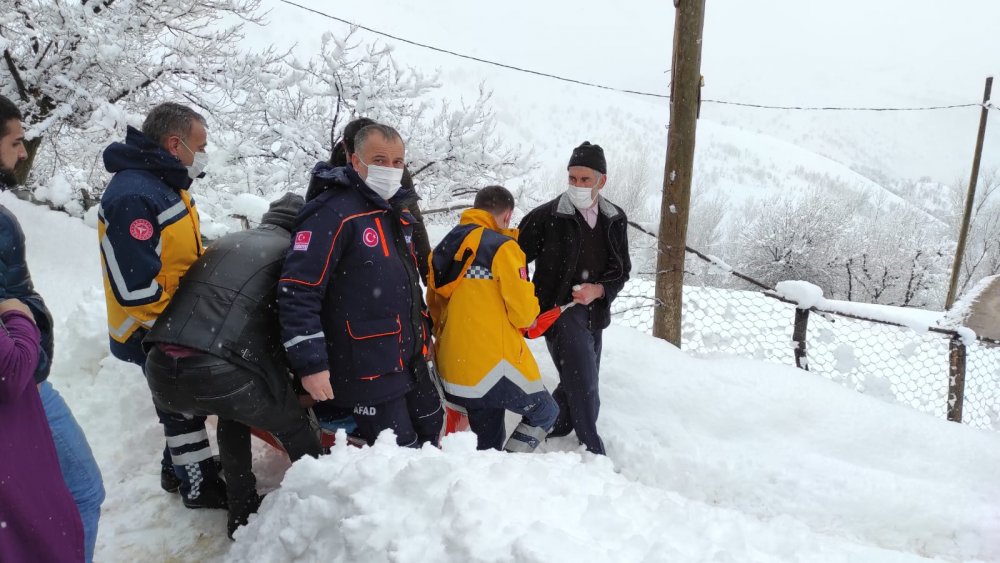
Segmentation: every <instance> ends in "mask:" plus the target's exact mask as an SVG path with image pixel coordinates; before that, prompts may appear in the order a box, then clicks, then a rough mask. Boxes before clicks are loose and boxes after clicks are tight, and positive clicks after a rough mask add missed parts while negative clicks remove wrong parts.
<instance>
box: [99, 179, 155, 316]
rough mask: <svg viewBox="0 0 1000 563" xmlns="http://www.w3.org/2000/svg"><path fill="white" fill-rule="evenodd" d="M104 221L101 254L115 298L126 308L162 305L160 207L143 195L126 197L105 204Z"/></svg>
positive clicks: (102, 210)
mask: <svg viewBox="0 0 1000 563" xmlns="http://www.w3.org/2000/svg"><path fill="white" fill-rule="evenodd" d="M101 218H102V219H103V221H104V229H105V230H104V236H103V237H102V238H101V253H102V254H103V255H104V262H105V267H106V268H107V270H108V280H109V282H110V285H111V290H112V291H113V292H114V295H115V299H116V300H117V301H118V303H120V304H121V305H122V306H124V307H139V306H142V305H150V304H156V303H158V302H159V301H160V300H161V297H163V288H162V287H160V284H159V282H157V281H156V276H157V275H158V274H159V273H160V269H161V268H162V266H163V264H162V262H161V261H160V230H161V229H160V224H159V220H158V219H157V210H156V206H155V205H154V204H153V202H152V201H149V200H148V199H146V198H145V197H143V196H140V195H130V196H124V197H120V198H116V199H115V201H114V202H112V203H108V204H105V205H103V206H102V207H101ZM165 306H166V303H164V304H163V305H162V307H160V308H159V310H157V311H155V313H159V312H160V311H162V308H163V307H165ZM150 316H151V317H154V318H155V315H150ZM140 320H143V321H145V320H147V319H146V318H141V319H140Z"/></svg>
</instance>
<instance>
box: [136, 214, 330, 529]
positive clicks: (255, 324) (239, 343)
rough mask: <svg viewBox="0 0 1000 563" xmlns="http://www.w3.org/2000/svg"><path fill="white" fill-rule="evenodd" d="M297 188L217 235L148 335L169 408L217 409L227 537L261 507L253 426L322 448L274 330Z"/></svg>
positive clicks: (158, 399)
mask: <svg viewBox="0 0 1000 563" xmlns="http://www.w3.org/2000/svg"><path fill="white" fill-rule="evenodd" d="M303 203H304V202H303V200H302V197H301V196H298V195H294V194H286V195H285V196H283V197H282V198H280V199H278V200H276V201H274V202H273V203H272V204H271V207H270V209H269V210H268V212H267V213H265V214H264V218H263V220H262V222H261V225H260V226H259V227H257V228H254V229H250V230H247V231H240V232H236V233H232V234H229V235H226V236H224V237H222V238H221V239H219V240H217V241H215V242H214V243H213V244H212V245H211V246H210V247H209V248H208V250H206V251H205V254H204V255H203V256H202V257H201V258H199V259H198V260H197V261H196V262H195V263H194V264H193V265H192V266H191V268H190V269H189V270H188V273H187V275H185V276H184V279H183V280H181V283H180V286H179V287H178V289H177V292H176V293H175V294H174V296H173V298H172V299H171V301H170V304H169V305H167V308H166V309H165V310H164V311H163V313H162V314H161V315H160V317H159V319H158V321H157V323H156V324H155V325H154V326H153V328H152V329H151V330H150V332H149V334H148V335H147V336H146V338H145V339H144V340H143V347H144V348H145V349H146V352H147V358H146V380H147V382H148V383H149V388H150V390H151V391H152V392H153V401H154V402H155V403H156V405H157V406H158V407H159V408H161V409H163V410H165V411H169V412H176V413H178V414H188V415H202V416H206V415H211V414H214V415H218V416H219V426H218V439H219V453H220V457H221V461H222V470H223V474H224V475H225V477H226V482H227V484H228V489H227V490H228V504H229V536H230V537H232V535H233V532H234V531H235V530H236V528H237V527H239V526H241V525H243V524H245V523H246V521H247V518H248V517H249V515H250V514H252V513H253V512H256V510H257V507H258V506H259V505H260V497H259V496H258V495H257V491H256V480H255V479H254V475H253V472H252V471H251V466H250V464H251V462H250V427H251V426H252V427H256V428H260V429H262V430H266V431H268V432H270V433H271V434H273V435H274V436H275V437H276V438H277V439H278V440H279V441H280V442H281V444H282V446H284V448H285V451H286V452H287V453H288V456H289V458H291V460H292V461H293V462H294V461H296V460H298V459H299V458H301V457H303V456H306V455H309V456H313V457H316V456H318V455H319V454H320V451H321V450H320V442H319V436H318V430H317V428H316V427H315V425H314V424H313V423H312V421H311V418H310V417H309V415H308V413H307V411H305V410H304V409H303V408H302V407H301V406H300V405H299V402H298V398H297V394H296V393H295V391H294V389H293V388H292V385H291V379H290V375H289V372H288V363H287V360H286V358H285V351H284V349H283V348H282V346H281V339H280V335H279V334H278V311H277V283H278V277H279V274H280V273H281V265H282V262H283V260H284V256H285V251H286V250H287V249H288V243H289V240H290V239H291V233H290V231H291V230H292V228H293V225H294V224H295V216H296V213H298V211H299V210H300V209H301V208H302V205H303Z"/></svg>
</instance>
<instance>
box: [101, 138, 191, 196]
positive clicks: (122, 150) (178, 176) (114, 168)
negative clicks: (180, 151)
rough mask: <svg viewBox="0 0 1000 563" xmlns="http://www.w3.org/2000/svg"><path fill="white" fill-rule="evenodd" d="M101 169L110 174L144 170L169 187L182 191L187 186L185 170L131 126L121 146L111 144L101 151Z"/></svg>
mask: <svg viewBox="0 0 1000 563" xmlns="http://www.w3.org/2000/svg"><path fill="white" fill-rule="evenodd" d="M104 167H105V168H107V170H108V172H111V173H115V172H121V171H122V170H146V171H148V172H151V173H152V174H155V175H156V176H159V177H160V178H161V179H162V180H163V181H164V182H166V184H167V185H168V186H170V187H171V188H175V189H179V190H186V189H188V188H189V187H191V178H189V177H188V171H187V167H185V166H184V165H183V164H181V161H180V160H178V159H177V157H175V156H174V155H172V154H170V153H169V152H167V150H166V149H164V148H163V147H161V146H160V145H159V144H158V143H155V142H153V140H152V139H149V138H148V137H146V136H145V135H143V134H142V132H141V131H139V130H138V129H135V128H134V127H129V128H128V131H127V132H126V133H125V142H124V143H111V145H109V146H108V148H106V149H104Z"/></svg>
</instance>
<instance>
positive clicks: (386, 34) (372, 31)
mask: <svg viewBox="0 0 1000 563" xmlns="http://www.w3.org/2000/svg"><path fill="white" fill-rule="evenodd" d="M278 1H279V2H283V3H285V4H288V5H290V6H295V7H296V8H300V9H302V10H305V11H307V12H312V13H314V14H316V15H319V16H323V17H325V18H329V19H331V20H335V21H339V22H341V23H346V24H347V25H350V26H353V27H356V28H358V29H363V30H365V31H369V32H371V33H374V34H376V35H381V36H383V37H388V38H390V39H395V40H396V41H402V42H403V43H409V44H410V45H415V46H417V47H423V48H424V49H430V50H432V51H437V52H438V53H445V54H447V55H452V56H455V57H461V58H463V59H468V60H470V61H476V62H478V63H484V64H488V65H493V66H498V67H500V68H506V69H508V70H516V71H518V72H526V73H528V74H534V75H535V76H542V77H545V78H553V79H555V80H562V81H563V82H570V83H573V84H580V85H581V86H590V87H592V88H601V89H603V90H612V91H615V92H624V93H626V94H636V95H638V96H649V97H652V98H666V99H668V100H669V99H670V96H668V95H666V94H656V93H653V92H640V91H638V90H627V89H624V88H615V87H613V86H605V85H603V84H595V83H593V82H584V81H583V80H577V79H575V78H566V77H565V76H557V75H555V74H549V73H547V72H540V71H537V70H531V69H527V68H521V67H516V66H513V65H508V64H504V63H498V62H496V61H490V60H487V59H481V58H479V57H473V56H472V55H463V54H462V53H456V52H455V51H449V50H448V49H442V48H440V47H435V46H433V45H427V44H425V43H420V42H417V41H413V40H410V39H405V38H403V37H399V36H396V35H392V34H390V33H386V32H384V31H379V30H377V29H372V28H370V27H366V26H363V25H361V24H357V23H354V22H351V21H347V20H345V19H343V18H338V17H337V16H332V15H330V14H327V13H324V12H321V11H319V10H315V9H313V8H310V7H308V6H303V5H302V4H296V3H295V2H291V1H290V0H278Z"/></svg>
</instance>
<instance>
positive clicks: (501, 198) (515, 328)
mask: <svg viewBox="0 0 1000 563" xmlns="http://www.w3.org/2000/svg"><path fill="white" fill-rule="evenodd" d="M513 211H514V197H513V196H512V195H511V193H510V192H509V191H507V189H506V188H504V187H502V186H489V187H486V188H483V189H481V190H480V191H479V192H478V193H477V194H476V201H475V207H474V209H469V210H467V211H465V212H464V213H462V219H461V222H460V223H459V225H458V226H457V227H455V228H454V229H452V231H451V232H450V233H448V235H447V236H445V238H444V240H442V241H441V243H440V244H438V245H437V247H436V248H435V249H434V252H432V253H431V258H430V265H431V271H430V276H429V279H428V290H427V303H428V305H429V306H430V310H431V316H432V317H433V319H434V334H435V336H436V337H437V356H436V360H437V367H438V371H439V372H440V374H441V380H442V381H441V383H442V386H443V387H444V392H445V396H446V398H447V399H448V400H449V401H450V402H452V403H454V404H456V405H459V406H461V407H464V408H465V409H466V411H467V412H468V414H469V426H470V427H471V429H472V431H473V432H475V433H476V437H477V439H478V444H479V449H481V450H485V449H498V450H499V449H501V448H503V449H506V450H507V451H514V452H531V451H533V450H534V449H535V448H536V447H538V445H539V444H540V443H541V442H542V440H544V439H545V436H546V434H548V432H549V431H550V430H551V429H552V425H553V424H554V423H555V420H556V417H557V416H558V414H559V407H558V406H556V403H555V401H554V400H553V399H552V396H551V395H550V394H549V392H548V391H547V390H546V389H545V386H544V385H542V378H541V374H540V373H539V372H538V364H536V363H535V358H534V357H533V356H532V355H531V350H529V349H528V346H527V345H526V344H525V341H524V337H523V336H522V334H521V330H522V329H525V328H528V327H529V326H531V325H532V324H533V323H534V321H535V318H536V317H537V316H538V299H537V298H536V297H535V287H534V286H533V285H532V283H531V282H530V281H528V271H527V266H526V263H525V259H524V252H522V251H521V248H520V247H519V246H518V245H517V240H516V236H517V233H516V231H513V230H510V229H509V228H508V227H509V225H510V218H511V215H512V214H513ZM505 410H509V411H512V412H515V413H517V414H520V415H522V416H523V418H522V421H521V423H520V424H519V425H518V426H517V428H516V429H515V430H514V433H513V434H512V435H511V437H510V440H508V441H507V442H506V445H504V440H505V438H506V437H507V434H506V431H505V428H504V411H505Z"/></svg>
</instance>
